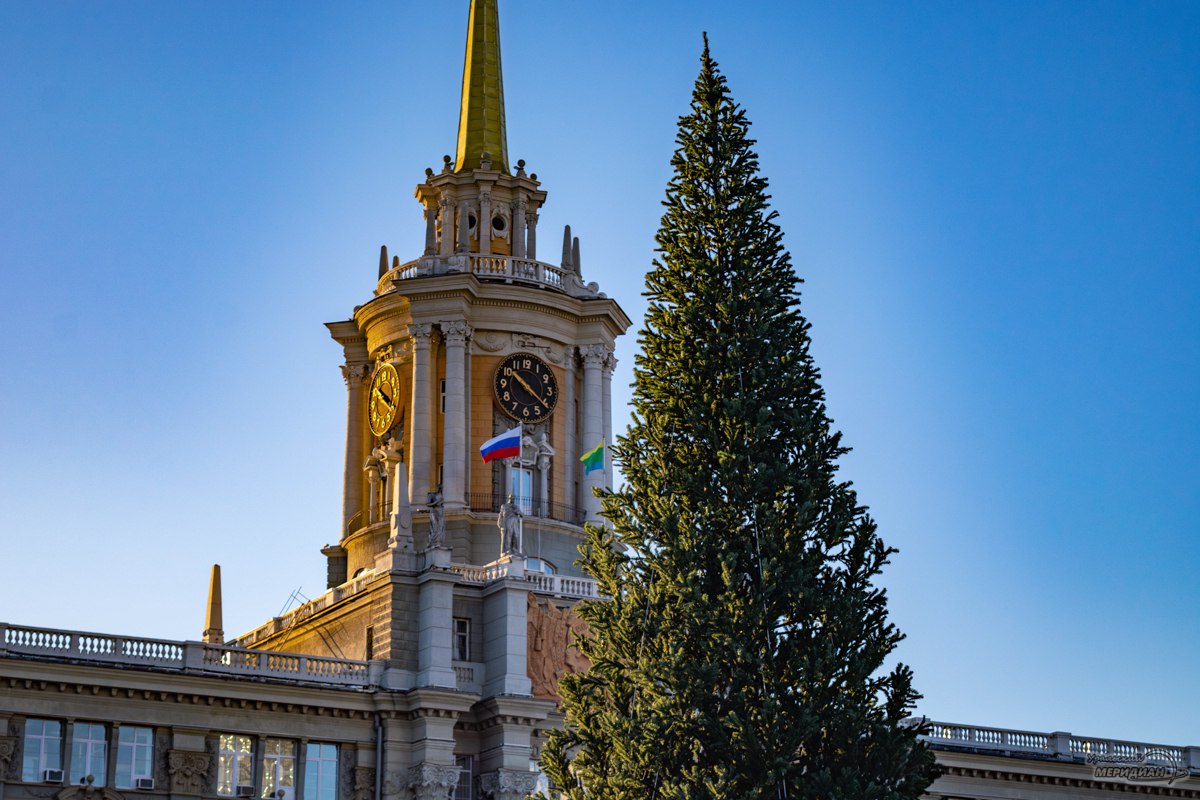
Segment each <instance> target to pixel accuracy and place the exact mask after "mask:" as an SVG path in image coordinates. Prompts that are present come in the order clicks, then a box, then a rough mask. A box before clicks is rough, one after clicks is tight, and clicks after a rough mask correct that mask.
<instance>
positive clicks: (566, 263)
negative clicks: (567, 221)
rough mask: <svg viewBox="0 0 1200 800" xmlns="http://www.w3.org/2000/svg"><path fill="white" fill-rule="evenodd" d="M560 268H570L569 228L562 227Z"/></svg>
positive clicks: (568, 226) (567, 226)
mask: <svg viewBox="0 0 1200 800" xmlns="http://www.w3.org/2000/svg"><path fill="white" fill-rule="evenodd" d="M562 268H563V269H570V268H571V226H570V225H566V226H564V227H563V253H562Z"/></svg>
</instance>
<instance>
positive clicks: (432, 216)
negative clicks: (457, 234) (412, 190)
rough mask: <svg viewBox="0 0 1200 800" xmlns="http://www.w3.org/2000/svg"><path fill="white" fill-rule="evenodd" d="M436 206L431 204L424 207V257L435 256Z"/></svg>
mask: <svg viewBox="0 0 1200 800" xmlns="http://www.w3.org/2000/svg"><path fill="white" fill-rule="evenodd" d="M437 218H438V210H437V206H435V205H433V203H432V202H431V203H430V204H429V205H427V206H425V255H427V256H432V255H436V254H437Z"/></svg>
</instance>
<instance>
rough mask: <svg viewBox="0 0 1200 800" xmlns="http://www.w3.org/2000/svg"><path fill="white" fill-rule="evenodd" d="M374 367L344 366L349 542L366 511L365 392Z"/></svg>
mask: <svg viewBox="0 0 1200 800" xmlns="http://www.w3.org/2000/svg"><path fill="white" fill-rule="evenodd" d="M370 374H371V365H370V364H369V363H366V362H348V363H346V364H343V365H342V379H343V380H345V382H346V460H345V466H344V469H345V472H344V482H343V487H342V532H341V537H340V538H342V539H345V538H346V537H347V536H348V535H350V525H351V523H352V522H353V521H354V517H355V516H356V515H358V514H359V512H361V511H362V507H363V497H362V485H363V474H362V463H363V459H364V458H365V456H366V449H367V439H366V434H365V430H366V422H365V419H364V415H365V414H366V410H367V404H366V400H365V394H364V392H365V389H366V383H367V378H368V377H369V376H370Z"/></svg>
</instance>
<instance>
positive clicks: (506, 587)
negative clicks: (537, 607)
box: [483, 556, 533, 697]
mask: <svg viewBox="0 0 1200 800" xmlns="http://www.w3.org/2000/svg"><path fill="white" fill-rule="evenodd" d="M524 568H525V559H524V558H522V557H520V556H514V557H513V558H512V559H511V560H510V562H509V575H510V577H509V578H507V579H505V580H501V581H497V582H495V583H493V584H492V585H491V586H489V587H488V588H487V589H485V590H484V597H483V661H484V683H483V696H484V697H496V696H498V695H518V696H523V697H529V696H531V695H532V693H533V685H532V683H531V682H530V680H529V669H528V658H529V654H528V646H527V641H528V638H529V631H528V628H529V621H528V615H529V610H528V602H529V601H528V599H527V594H528V589H527V588H525V587H526V586H527V584H525V582H524V580H520V579H523V578H524V574H525V569H524Z"/></svg>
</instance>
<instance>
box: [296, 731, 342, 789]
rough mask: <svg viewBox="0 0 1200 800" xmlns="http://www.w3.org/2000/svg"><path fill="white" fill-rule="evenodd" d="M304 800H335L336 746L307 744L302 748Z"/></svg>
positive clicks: (320, 743)
mask: <svg viewBox="0 0 1200 800" xmlns="http://www.w3.org/2000/svg"><path fill="white" fill-rule="evenodd" d="M304 800H337V745H336V744H329V743H327V742H309V743H308V744H307V745H305V747H304Z"/></svg>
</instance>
